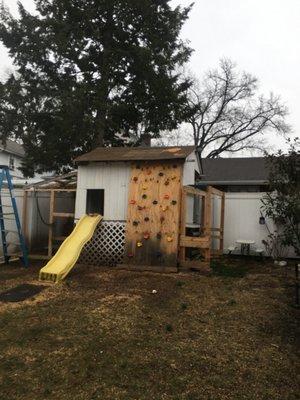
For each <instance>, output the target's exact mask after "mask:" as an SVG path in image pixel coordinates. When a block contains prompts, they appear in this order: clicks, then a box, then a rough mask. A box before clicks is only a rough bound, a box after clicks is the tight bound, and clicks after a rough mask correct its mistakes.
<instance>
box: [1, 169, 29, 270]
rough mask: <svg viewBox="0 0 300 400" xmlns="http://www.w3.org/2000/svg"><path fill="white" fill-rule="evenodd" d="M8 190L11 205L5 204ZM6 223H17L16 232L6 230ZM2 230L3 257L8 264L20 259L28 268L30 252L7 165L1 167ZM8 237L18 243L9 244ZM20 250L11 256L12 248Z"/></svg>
mask: <svg viewBox="0 0 300 400" xmlns="http://www.w3.org/2000/svg"><path fill="white" fill-rule="evenodd" d="M4 189H8V194H9V198H10V204H3V201H2V200H3V199H2V196H3V190H4ZM5 220H6V221H15V224H16V230H12V229H6V226H5ZM0 229H1V239H2V246H3V257H4V261H5V263H6V264H8V263H9V260H10V258H17V257H18V258H20V260H21V261H22V263H23V264H24V266H25V267H28V265H29V263H28V251H27V247H26V244H25V240H24V236H23V234H22V229H21V223H20V218H19V213H18V207H17V202H16V198H15V196H14V193H13V184H12V179H11V175H10V172H9V167H8V166H7V165H0ZM8 235H14V236H16V238H17V241H14V242H9V241H8V238H7V237H8ZM11 246H14V248H15V247H17V248H18V252H17V253H14V254H11V253H10V247H11Z"/></svg>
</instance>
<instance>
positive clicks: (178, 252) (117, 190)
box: [75, 146, 224, 271]
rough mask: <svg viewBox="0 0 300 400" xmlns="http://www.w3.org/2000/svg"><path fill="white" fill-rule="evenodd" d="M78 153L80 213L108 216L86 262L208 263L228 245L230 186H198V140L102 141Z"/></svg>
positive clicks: (162, 267) (134, 265)
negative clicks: (131, 144) (154, 143)
mask: <svg viewBox="0 0 300 400" xmlns="http://www.w3.org/2000/svg"><path fill="white" fill-rule="evenodd" d="M75 161H76V163H77V165H78V176H77V190H76V204H75V221H76V220H78V219H79V218H80V217H81V216H82V215H84V214H86V213H99V214H102V215H103V216H104V219H103V222H102V223H101V224H100V225H99V227H98V228H97V230H96V232H95V234H94V236H93V238H92V240H91V241H90V242H89V243H88V244H87V245H86V246H85V248H84V250H83V254H82V256H81V258H80V260H79V262H80V263H82V264H90V265H100V264H106V265H107V264H114V265H115V266H116V267H119V268H126V269H140V270H159V271H177V270H178V268H182V269H187V268H195V269H203V268H204V269H207V268H209V263H210V259H211V257H212V256H213V255H214V256H215V255H218V254H220V253H221V252H222V250H223V231H224V194H223V192H221V191H219V190H216V189H214V188H212V187H208V188H207V190H206V191H201V190H198V189H195V188H194V184H195V181H196V179H197V177H199V175H200V173H201V169H200V163H199V159H198V156H197V153H196V151H195V148H194V147H192V146H184V147H156V148H155V147H136V148H117V147H112V148H96V149H94V150H93V151H91V152H90V153H87V154H84V155H82V156H80V157H78V158H77V159H76V160H75Z"/></svg>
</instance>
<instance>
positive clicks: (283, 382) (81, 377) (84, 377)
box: [0, 260, 300, 400]
mask: <svg viewBox="0 0 300 400" xmlns="http://www.w3.org/2000/svg"><path fill="white" fill-rule="evenodd" d="M38 269H39V266H38V265H34V266H32V267H31V268H30V269H28V270H24V269H22V268H20V266H19V265H17V264H12V265H10V266H0V292H3V291H4V290H7V289H10V288H12V287H14V286H17V285H19V284H23V283H33V284H38V281H37V276H38ZM291 283H292V282H291V278H289V277H286V276H284V274H282V272H281V271H279V270H278V269H274V268H273V267H271V266H268V265H263V264H255V263H254V262H252V261H249V262H248V261H247V265H246V264H245V261H242V260H234V261H231V262H230V266H227V267H224V266H222V265H216V266H215V269H214V274H213V275H212V276H201V275H199V274H197V273H189V274H170V275H167V274H154V273H137V272H125V271H113V270H106V271H104V270H97V269H96V268H95V269H84V268H77V269H76V268H75V271H74V272H72V273H71V275H70V276H69V277H68V278H67V280H66V281H65V283H64V284H61V285H50V284H49V285H48V286H47V287H46V289H45V290H43V291H42V292H41V293H39V294H37V295H36V296H35V297H34V298H32V299H29V300H25V301H23V302H20V303H0V399H1V400H2V399H5V400H14V399H22V400H29V399H30V400H44V399H57V400H58V399H59V400H66V399H72V400H93V399H101V400H108V399H109V400H119V399H120V400H127V399H136V400H152V399H155V400H164V399H174V400H202V399H203V400H206V399H207V400H208V399H210V400H219V399H220V400H223V399H228V400H240V399H243V400H244V399H245V400H246V399H247V400H248V399H249V400H255V399H259V400H272V399H278V400H284V399H290V400H292V399H299V398H300V397H299V393H300V387H299V386H300V385H299V375H298V380H297V373H298V374H299V370H300V368H299V367H300V365H299V354H298V356H297V349H299V347H298V348H297V338H298V339H299V336H300V335H299V326H298V325H297V318H298V317H299V312H300V311H299V309H297V308H295V307H294V306H293V301H294V288H293V286H292V284H291ZM153 289H155V290H157V293H156V294H153V293H152V290H153ZM297 329H298V332H297ZM298 344H299V342H298Z"/></svg>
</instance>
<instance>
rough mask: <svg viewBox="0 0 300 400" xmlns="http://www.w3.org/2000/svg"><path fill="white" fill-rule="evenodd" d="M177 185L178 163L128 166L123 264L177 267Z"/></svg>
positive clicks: (178, 208) (178, 217)
mask: <svg viewBox="0 0 300 400" xmlns="http://www.w3.org/2000/svg"><path fill="white" fill-rule="evenodd" d="M181 185H182V163H181V162H178V161H176V162H174V161H173V160H172V161H170V160H167V161H166V160H164V161H147V162H143V161H141V162H135V163H133V164H132V169H131V177H130V183H129V192H128V209H127V223H126V243H125V260H124V264H127V265H138V266H143V265H146V266H149V265H154V266H157V265H161V266H173V265H176V264H177V259H178V241H179V226H180V221H179V219H180V203H181V199H180V193H181ZM153 202H154V203H153ZM138 244H141V246H140V247H139V246H138Z"/></svg>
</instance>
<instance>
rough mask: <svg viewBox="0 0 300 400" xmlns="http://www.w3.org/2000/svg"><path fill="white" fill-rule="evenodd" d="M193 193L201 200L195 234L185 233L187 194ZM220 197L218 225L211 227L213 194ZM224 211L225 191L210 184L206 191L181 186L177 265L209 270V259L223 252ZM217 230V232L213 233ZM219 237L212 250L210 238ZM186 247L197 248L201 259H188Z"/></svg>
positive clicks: (184, 267) (183, 267) (182, 267)
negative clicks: (216, 248) (215, 249)
mask: <svg viewBox="0 0 300 400" xmlns="http://www.w3.org/2000/svg"><path fill="white" fill-rule="evenodd" d="M188 195H193V196H194V197H195V198H197V199H199V200H198V201H201V222H200V224H199V227H198V232H196V234H197V236H191V235H188V234H187V228H188V226H187V221H186V214H187V196H188ZM214 195H217V196H220V197H221V215H220V226H219V227H218V228H212V212H213V204H212V199H213V196H214ZM224 211H225V193H223V192H221V191H220V190H218V189H215V188H214V187H212V186H208V188H207V190H206V191H203V190H199V189H196V188H194V187H190V186H184V187H183V188H182V195H181V221H180V241H179V266H180V268H181V269H197V270H209V268H210V260H211V258H212V257H214V256H216V255H220V254H221V253H222V252H223V243H224V241H223V238H224V236H223V235H224ZM214 232H218V233H219V234H218V235H217V234H214ZM213 238H217V239H219V241H220V242H219V248H218V250H217V251H213V250H212V239H213ZM187 248H193V249H199V250H200V253H201V255H202V259H201V260H188V259H187V257H186V250H187Z"/></svg>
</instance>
